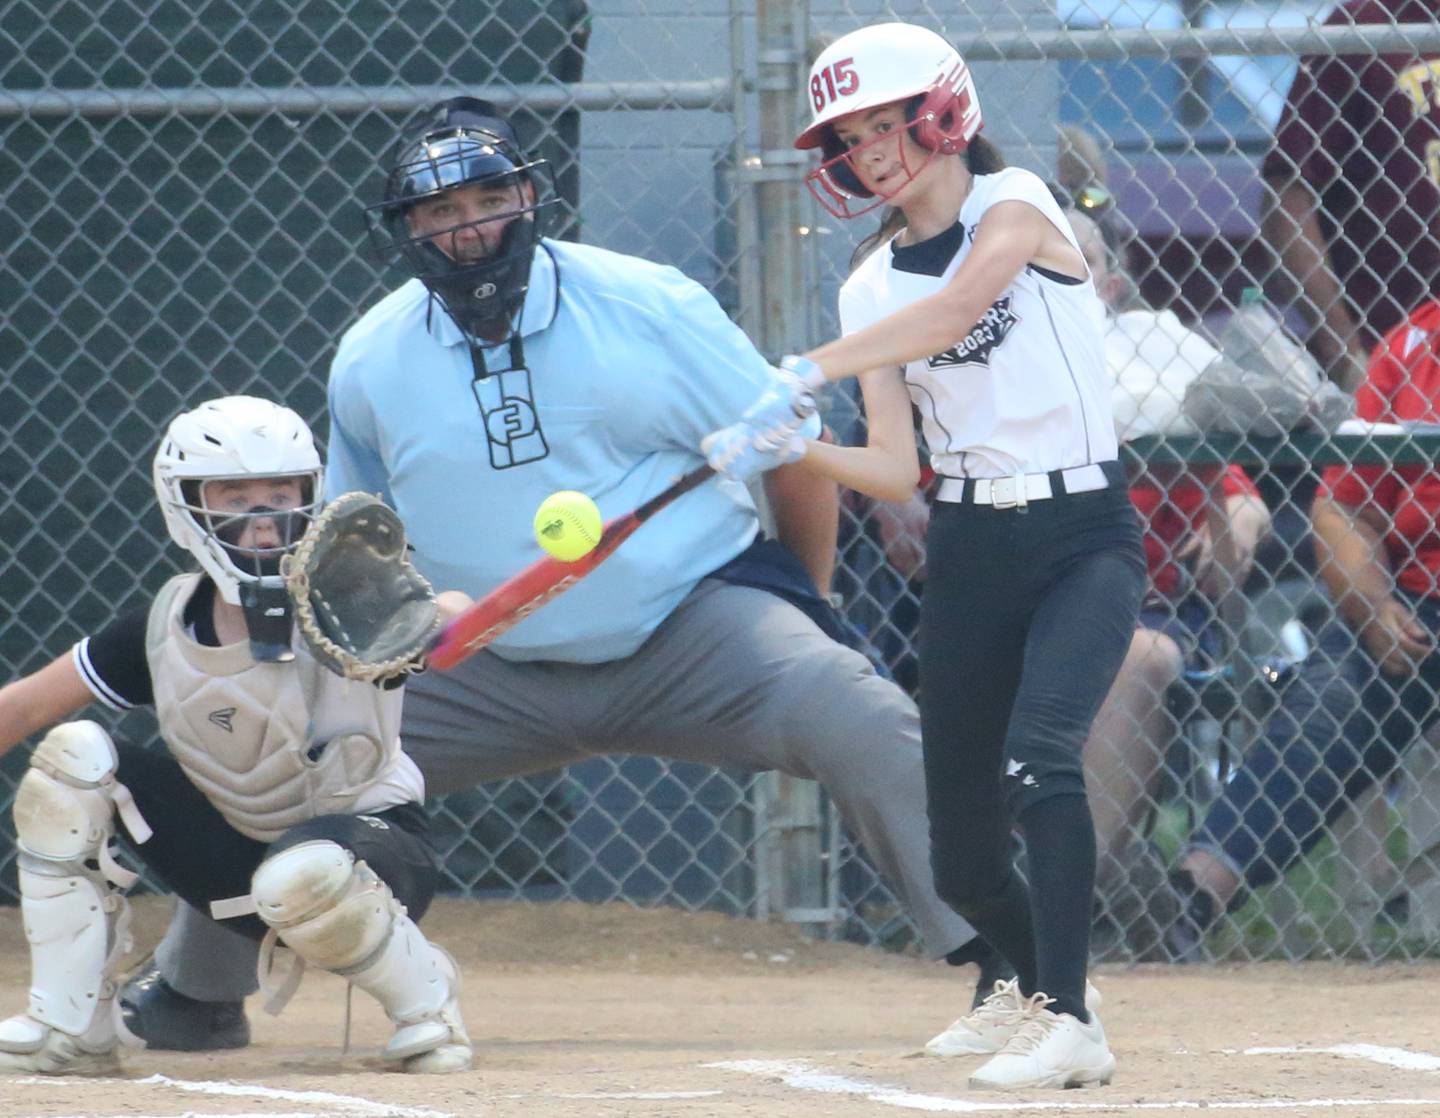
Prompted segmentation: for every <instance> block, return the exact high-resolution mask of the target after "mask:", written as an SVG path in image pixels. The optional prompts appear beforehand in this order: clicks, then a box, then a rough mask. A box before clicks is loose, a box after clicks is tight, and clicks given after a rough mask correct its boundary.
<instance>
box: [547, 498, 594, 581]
mask: <svg viewBox="0 0 1440 1118" xmlns="http://www.w3.org/2000/svg"><path fill="white" fill-rule="evenodd" d="M601 527H602V524H601V521H600V509H599V508H598V507H597V506H596V504H595V502H594V501H592V500H591V499H590V498H589V497H587V496H585V494H584V493H577V492H575V491H574V490H573V489H562V490H561V491H560V492H559V493H551V494H550V496H548V497H546V498H545V500H543V501H541V502H540V508H539V509H537V510H536V512H535V540H536V542H538V543H539V544H540V546H541V547H543V548H544V549H545V551H546V552H547V553H548V554H550V555H553V556H554V557H555V558H556V559H559V560H560V561H561V562H562V563H573V562H575V561H576V560H577V559H583V558H585V556H587V555H589V554H590V553H591V552H592V551H594V550H595V545H596V544H598V543H599V542H600V530H601Z"/></svg>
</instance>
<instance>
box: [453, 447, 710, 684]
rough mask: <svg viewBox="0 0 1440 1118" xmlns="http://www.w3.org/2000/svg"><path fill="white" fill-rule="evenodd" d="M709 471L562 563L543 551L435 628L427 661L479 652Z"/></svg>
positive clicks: (696, 473)
mask: <svg viewBox="0 0 1440 1118" xmlns="http://www.w3.org/2000/svg"><path fill="white" fill-rule="evenodd" d="M714 472H715V471H714V470H712V469H711V468H710V467H709V466H708V465H707V466H697V467H695V469H693V470H691V471H690V472H689V473H688V474H686V475H685V476H684V477H682V478H681V479H680V480H679V481H677V482H675V484H674V485H672V486H670V487H669V488H668V489H666V490H664V491H663V492H660V493H657V494H655V496H653V497H651V498H650V499H649V500H648V501H646V502H645V503H644V504H643V505H641V506H640V507H639V508H637V509H635V510H634V511H632V512H627V513H625V514H624V515H623V516H617V517H615V518H614V519H613V520H611V521H610V522H609V523H608V524H606V525H605V527H604V529H603V530H602V531H601V532H600V542H599V543H597V544H596V545H595V549H594V550H593V551H591V552H590V553H589V554H588V555H582V556H581V557H580V558H579V559H576V560H575V561H574V562H573V563H562V562H561V561H560V560H559V559H554V558H551V557H550V556H548V555H547V556H545V558H543V559H541V560H539V561H538V562H535V563H531V564H530V566H528V567H526V568H525V569H524V570H523V571H521V572H520V573H519V574H517V575H515V576H514V577H512V578H508V579H506V580H505V581H504V582H502V583H501V584H500V585H499V586H497V587H495V589H494V590H492V591H490V593H488V594H486V595H485V597H483V598H481V599H480V600H479V601H478V602H475V603H474V604H473V605H471V606H469V607H468V608H467V609H466V610H465V612H464V613H462V614H460V615H459V616H457V617H456V618H455V619H454V620H453V621H451V622H450V624H448V625H446V626H445V628H444V629H442V630H441V631H440V634H439V635H438V636H437V637H436V638H435V641H434V643H433V644H432V645H431V646H430V655H429V660H430V664H431V666H432V667H436V668H439V669H440V670H441V671H448V670H449V669H450V668H453V667H454V666H455V665H456V664H458V663H460V662H461V661H462V660H464V659H465V658H466V657H468V656H471V655H473V654H475V653H476V652H479V651H480V650H481V649H482V648H484V647H485V646H486V645H487V644H489V643H490V642H491V641H493V640H494V639H495V638H496V637H498V636H500V634H502V633H504V632H505V631H506V630H507V629H510V628H512V627H514V626H515V625H517V624H519V623H520V622H521V621H524V620H525V618H527V617H529V616H530V615H531V614H532V613H534V612H535V611H536V610H537V609H539V608H540V607H541V606H543V605H544V604H545V603H546V602H548V601H550V600H552V599H554V598H557V597H559V596H560V595H561V594H563V593H565V591H567V590H569V589H570V587H572V586H574V585H575V584H576V583H577V582H579V581H580V580H581V579H582V578H584V577H585V576H586V575H588V574H589V573H590V572H591V571H593V570H594V569H595V568H596V567H598V566H599V565H600V564H601V563H603V562H605V560H606V559H608V558H609V557H610V556H611V555H612V554H613V553H614V551H615V549H616V548H617V547H619V546H620V545H621V544H622V543H624V542H625V541H626V540H628V539H629V538H630V537H631V536H632V535H633V534H634V533H635V529H636V528H638V527H640V525H642V524H644V523H645V521H647V520H649V519H650V518H651V517H652V516H654V515H655V514H656V513H657V512H659V511H660V510H661V509H663V508H664V507H665V506H666V505H668V504H670V503H671V502H673V501H674V500H676V499H677V498H679V497H682V496H684V495H685V494H686V493H689V492H690V490H692V489H694V488H695V487H696V486H697V485H699V484H700V483H701V482H703V481H705V480H706V479H708V478H709V477H710V476H711V475H712V474H714Z"/></svg>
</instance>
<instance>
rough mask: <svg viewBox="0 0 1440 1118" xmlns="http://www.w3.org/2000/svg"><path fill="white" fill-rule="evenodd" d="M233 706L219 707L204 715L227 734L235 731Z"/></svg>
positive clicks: (234, 709)
mask: <svg viewBox="0 0 1440 1118" xmlns="http://www.w3.org/2000/svg"><path fill="white" fill-rule="evenodd" d="M235 711H236V708H235V707H221V708H220V709H219V710H212V711H211V712H210V713H209V714H208V715H207V716H206V717H208V718H209V720H210V721H211V722H213V723H215V725H217V726H219V727H220V729H222V730H224V731H225V732H226V733H227V734H233V733H234V732H235Z"/></svg>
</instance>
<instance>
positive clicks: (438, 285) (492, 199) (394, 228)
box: [365, 97, 558, 345]
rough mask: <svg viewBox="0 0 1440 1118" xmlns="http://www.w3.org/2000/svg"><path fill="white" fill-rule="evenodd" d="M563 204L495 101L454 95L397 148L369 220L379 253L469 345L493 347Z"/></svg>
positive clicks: (545, 168)
mask: <svg viewBox="0 0 1440 1118" xmlns="http://www.w3.org/2000/svg"><path fill="white" fill-rule="evenodd" d="M417 130H418V136H417V135H416V132H417ZM557 201H558V199H557V198H556V197H555V196H554V190H553V184H552V183H550V177H549V165H548V164H547V163H546V162H545V160H543V159H538V158H537V159H528V158H527V157H526V156H525V155H523V154H522V152H521V150H520V144H519V141H518V140H517V138H516V135H515V132H514V129H513V128H512V127H511V125H510V122H509V121H508V120H506V119H505V118H504V117H503V116H501V115H500V114H499V112H498V111H497V110H496V109H495V107H494V106H493V105H491V104H490V103H489V102H486V101H481V100H478V99H476V98H473V97H455V98H452V99H451V100H449V101H445V102H442V103H441V104H440V105H437V106H436V107H435V108H433V109H431V110H429V111H428V112H427V113H426V114H425V115H424V117H423V118H422V119H421V120H420V121H419V123H418V124H417V125H416V126H415V127H414V128H412V129H411V130H409V138H408V139H402V140H401V141H400V142H399V144H397V146H396V150H395V153H394V155H393V157H392V159H391V161H390V171H389V175H388V177H387V179H386V182H385V197H384V200H383V201H381V202H379V203H378V204H376V205H372V206H367V207H366V210H365V214H366V219H367V225H368V227H369V230H370V237H371V240H372V242H373V243H374V245H375V247H376V248H377V250H378V251H379V252H380V253H381V254H382V255H384V256H385V257H387V258H389V259H398V260H399V261H400V262H401V263H402V264H403V265H404V267H405V268H406V270H408V271H409V272H410V274H411V275H413V276H414V277H415V278H417V279H418V280H420V282H421V283H423V284H424V285H425V287H426V289H427V290H429V292H430V294H431V296H432V297H433V298H435V299H436V300H438V301H439V302H440V304H441V305H442V306H443V307H444V308H445V310H446V311H447V312H448V313H449V315H450V317H451V318H452V319H454V320H455V324H456V325H457V326H459V327H460V329H461V330H463V331H464V332H465V334H466V336H467V337H469V338H470V340H471V341H472V342H474V343H476V344H480V345H493V344H495V343H497V342H502V341H505V340H506V339H507V338H509V337H510V335H511V334H512V333H513V332H514V328H515V320H516V316H517V314H518V312H519V310H520V308H521V306H522V305H523V304H524V302H525V293H526V291H527V290H528V289H529V286H530V266H531V262H532V261H533V259H534V256H535V249H536V246H537V245H538V244H539V243H540V236H541V218H542V217H543V215H544V211H545V210H547V209H548V208H549V207H550V206H553V205H555V204H556V202H557Z"/></svg>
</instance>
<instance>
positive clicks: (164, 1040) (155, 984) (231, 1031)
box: [120, 959, 250, 1052]
mask: <svg viewBox="0 0 1440 1118" xmlns="http://www.w3.org/2000/svg"><path fill="white" fill-rule="evenodd" d="M120 1009H121V1012H122V1013H123V1014H124V1017H125V1026H126V1028H128V1029H129V1030H130V1031H131V1032H132V1033H134V1034H135V1035H136V1036H138V1037H139V1038H140V1039H141V1040H143V1041H144V1042H145V1044H146V1046H147V1047H149V1048H159V1049H164V1050H166V1051H169V1052H216V1051H219V1050H221V1049H225V1048H244V1047H245V1046H246V1045H247V1044H249V1043H250V1022H249V1021H248V1020H247V1019H246V1017H245V1003H244V1002H243V1001H238V1002H201V1001H196V1000H195V999H194V998H189V997H186V996H185V995H184V994H181V993H179V992H178V991H176V990H174V989H172V988H171V986H170V984H169V983H168V982H166V981H165V979H163V978H162V977H160V968H159V967H157V966H156V965H155V960H153V959H151V960H150V962H149V963H147V964H146V965H145V968H144V969H143V970H141V971H140V972H139V973H138V974H137V975H136V976H135V977H134V978H132V979H131V980H130V981H129V982H127V983H126V984H125V986H124V987H123V988H122V989H121V991H120Z"/></svg>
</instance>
